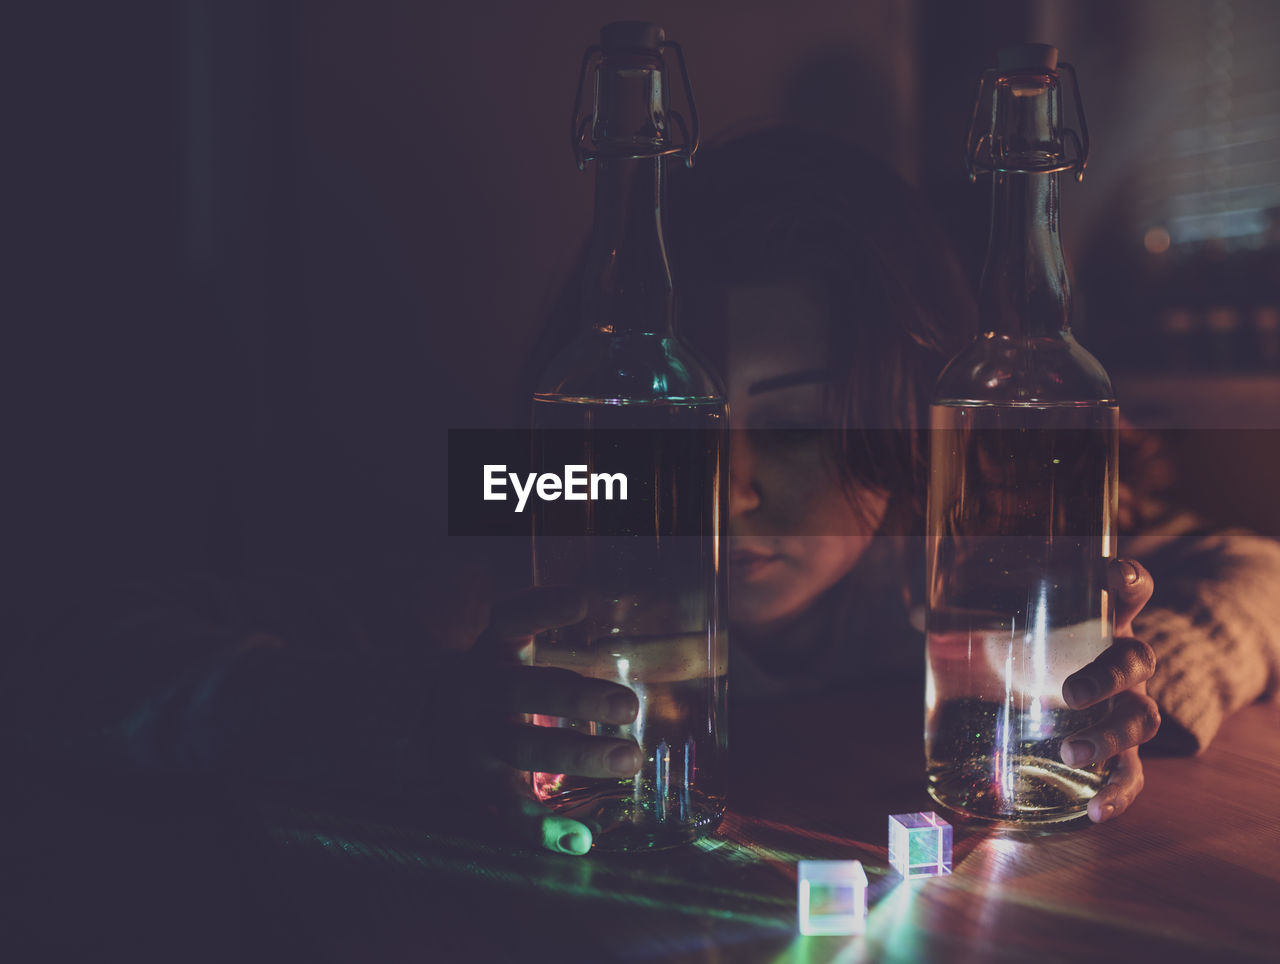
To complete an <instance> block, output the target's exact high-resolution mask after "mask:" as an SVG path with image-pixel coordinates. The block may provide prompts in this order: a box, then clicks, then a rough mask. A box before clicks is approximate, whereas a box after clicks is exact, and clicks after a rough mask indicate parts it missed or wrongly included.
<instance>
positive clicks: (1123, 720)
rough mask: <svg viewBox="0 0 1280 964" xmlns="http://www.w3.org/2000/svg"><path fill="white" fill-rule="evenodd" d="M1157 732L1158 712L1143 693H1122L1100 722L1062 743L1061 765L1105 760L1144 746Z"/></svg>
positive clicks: (1080, 765) (1153, 701) (1154, 703)
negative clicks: (1141, 745) (1140, 745)
mask: <svg viewBox="0 0 1280 964" xmlns="http://www.w3.org/2000/svg"><path fill="white" fill-rule="evenodd" d="M1159 729H1160V710H1159V709H1157V707H1156V701H1155V700H1153V699H1152V698H1151V697H1150V696H1147V695H1146V694H1145V693H1139V692H1135V691H1133V690H1126V691H1125V692H1123V693H1120V694H1119V695H1118V696H1116V701H1115V704H1114V706H1113V707H1112V709H1111V712H1110V713H1108V714H1107V716H1106V718H1105V719H1103V720H1102V722H1100V723H1098V724H1096V725H1094V726H1089V727H1085V728H1084V729H1083V730H1081V731H1080V732H1079V733H1073V734H1071V736H1069V737H1067V738H1066V739H1065V740H1063V741H1062V750H1061V754H1062V762H1064V763H1066V764H1067V765H1068V766H1073V767H1083V766H1087V765H1088V764H1090V763H1098V762H1101V761H1102V760H1109V759H1111V758H1112V757H1113V756H1115V755H1116V754H1117V753H1120V752H1121V751H1122V750H1128V749H1129V748H1131V747H1136V746H1138V745H1139V744H1142V743H1146V742H1147V741H1148V740H1149V739H1151V738H1152V737H1153V736H1155V735H1156V731H1157V730H1159Z"/></svg>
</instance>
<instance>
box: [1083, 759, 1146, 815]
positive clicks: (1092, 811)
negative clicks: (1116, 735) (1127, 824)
mask: <svg viewBox="0 0 1280 964" xmlns="http://www.w3.org/2000/svg"><path fill="white" fill-rule="evenodd" d="M1144 782H1145V780H1144V777H1143V775H1142V758H1141V757H1139V756H1138V748H1137V747H1130V748H1129V749H1127V750H1125V751H1124V752H1123V753H1121V754H1120V756H1119V757H1117V758H1116V762H1115V765H1114V767H1113V768H1112V770H1111V776H1110V777H1109V778H1108V780H1107V783H1106V786H1104V787H1103V788H1102V789H1101V790H1099V791H1098V792H1097V794H1095V795H1094V798H1093V799H1092V800H1090V801H1089V819H1090V820H1092V821H1093V822H1094V823H1105V822H1106V821H1108V820H1111V819H1113V818H1115V817H1118V816H1120V814H1122V813H1124V812H1125V811H1126V810H1128V809H1129V805H1130V804H1131V803H1133V801H1134V798H1136V797H1137V796H1138V794H1139V793H1141V792H1142V786H1143V783H1144Z"/></svg>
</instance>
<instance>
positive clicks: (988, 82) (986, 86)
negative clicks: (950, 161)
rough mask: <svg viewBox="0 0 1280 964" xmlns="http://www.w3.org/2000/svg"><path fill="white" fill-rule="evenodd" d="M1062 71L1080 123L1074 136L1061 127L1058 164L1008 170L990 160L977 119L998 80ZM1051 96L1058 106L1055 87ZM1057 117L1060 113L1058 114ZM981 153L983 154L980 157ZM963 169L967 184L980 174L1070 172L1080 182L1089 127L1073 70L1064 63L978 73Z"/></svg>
mask: <svg viewBox="0 0 1280 964" xmlns="http://www.w3.org/2000/svg"><path fill="white" fill-rule="evenodd" d="M1060 70H1065V71H1067V73H1069V74H1070V75H1071V92H1072V96H1073V98H1074V99H1075V102H1076V117H1077V118H1078V119H1079V121H1080V133H1079V134H1077V133H1076V132H1075V131H1074V130H1072V129H1071V128H1070V127H1067V126H1065V124H1064V125H1063V128H1062V139H1063V142H1064V143H1063V153H1062V154H1061V155H1059V158H1060V160H1055V159H1054V158H1052V157H1051V158H1048V159H1046V161H1045V163H1044V164H1036V165H1024V166H1019V167H1014V166H1010V165H1008V164H1004V163H997V162H996V161H995V160H994V159H993V158H992V156H991V131H990V130H984V131H982V132H980V133H979V131H978V124H979V121H978V116H979V114H980V113H981V112H982V106H983V104H984V103H989V102H990V101H991V98H992V97H994V96H995V82H996V81H997V80H998V79H999V78H1001V77H1008V76H1012V75H1014V74H1048V75H1049V76H1051V77H1056V76H1057V72H1058V71H1060ZM1054 86H1055V89H1054V92H1053V95H1054V96H1055V97H1057V98H1059V104H1061V97H1062V90H1061V87H1059V86H1058V85H1054ZM1059 114H1060V115H1061V111H1059ZM1068 142H1069V144H1070V145H1071V146H1072V147H1073V148H1074V154H1075V156H1074V157H1070V156H1068V152H1067V149H1066V148H1067V146H1068ZM984 150H985V154H984V153H983V152H984ZM964 161H965V168H966V170H968V172H969V182H970V183H973V182H974V181H976V180H977V179H978V175H979V174H980V173H983V174H985V173H997V174H1058V173H1061V172H1063V171H1073V172H1074V173H1075V178H1076V181H1077V182H1080V181H1083V180H1084V169H1085V166H1086V165H1087V164H1088V163H1089V125H1088V122H1086V120H1085V116H1084V101H1082V100H1081V99H1080V83H1079V81H1078V80H1077V79H1076V69H1075V67H1073V66H1072V65H1071V64H1069V63H1067V62H1066V61H1062V62H1059V63H1058V65H1057V68H1056V69H1050V68H1043V69H1041V68H1030V69H1024V70H1009V69H1002V68H999V67H992V68H990V69H988V70H984V71H983V72H982V77H981V79H980V80H979V81H978V93H977V96H976V97H975V98H974V101H973V114H972V115H971V117H970V118H969V135H968V137H967V138H966V140H965V154H964Z"/></svg>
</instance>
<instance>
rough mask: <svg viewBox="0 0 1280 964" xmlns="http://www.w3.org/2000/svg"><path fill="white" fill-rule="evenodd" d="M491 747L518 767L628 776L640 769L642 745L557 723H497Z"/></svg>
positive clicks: (580, 773) (539, 770)
mask: <svg viewBox="0 0 1280 964" xmlns="http://www.w3.org/2000/svg"><path fill="white" fill-rule="evenodd" d="M489 749H490V751H491V752H492V753H493V755H494V756H496V757H497V758H498V759H500V760H502V761H503V762H504V763H507V764H508V765H510V766H513V767H515V768H516V769H517V770H534V771H537V772H540V773H569V774H573V775H575V776H581V777H629V776H632V775H633V774H635V772H636V771H637V770H639V769H640V748H639V747H638V746H637V745H636V744H635V743H634V742H633V741H632V740H616V739H612V738H609V737H602V736H588V735H587V734H585V733H580V732H578V731H576V730H569V729H561V728H559V727H554V726H530V725H528V724H525V723H501V724H498V725H497V726H495V727H494V730H493V732H492V734H491V736H490V747H489Z"/></svg>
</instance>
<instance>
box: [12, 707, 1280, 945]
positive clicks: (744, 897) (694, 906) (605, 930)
mask: <svg viewBox="0 0 1280 964" xmlns="http://www.w3.org/2000/svg"><path fill="white" fill-rule="evenodd" d="M921 706H922V701H921V694H920V693H919V692H918V691H916V690H901V689H882V690H879V691H877V692H874V693H862V694H858V693H853V694H849V695H848V696H846V697H844V698H841V699H828V700H824V701H819V702H814V701H808V702H804V703H795V704H771V705H760V706H734V707H733V710H734V715H733V718H732V721H731V734H732V735H731V747H732V756H733V784H732V787H731V803H730V809H729V813H728V815H727V816H726V819H725V821H724V824H723V826H722V828H721V830H720V831H719V832H718V833H717V834H716V835H715V836H714V837H712V838H711V839H708V840H706V841H703V842H702V843H701V844H699V845H696V846H693V847H689V848H686V849H684V850H680V851H673V852H667V853H658V854H642V855H635V856H596V855H590V856H587V857H585V858H573V857H564V856H556V855H551V854H544V853H538V852H533V851H512V850H511V849H509V848H501V847H498V846H495V845H493V844H489V843H485V842H480V841H476V840H473V839H467V838H464V837H460V836H451V835H448V834H440V833H427V832H425V831H422V830H418V829H413V828H412V826H410V825H408V824H406V823H405V822H403V821H390V820H386V819H382V818H378V819H369V818H368V817H367V816H366V817H361V818H355V817H352V816H345V817H344V816H335V815H334V814H333V813H331V812H310V811H308V810H305V809H300V808H297V807H288V808H282V807H263V806H255V807H253V808H250V809H249V810H247V811H245V810H240V811H237V812H229V811H228V810H227V808H226V806H225V805H224V804H223V803H222V802H220V801H216V800H209V801H207V803H206V804H205V805H203V806H196V807H195V808H194V809H193V808H192V807H190V806H187V807H185V808H182V807H176V806H175V805H173V804H172V803H170V802H168V801H166V799H165V798H164V796H163V795H162V794H158V795H146V794H144V795H143V799H145V800H150V801H151V802H150V803H149V804H147V803H137V802H135V803H131V804H129V805H128V806H127V807H126V806H120V805H113V804H111V803H110V802H109V801H101V800H96V799H95V798H94V797H93V795H92V794H88V795H86V794H84V793H82V792H78V791H76V792H69V791H68V790H66V789H65V788H54V787H51V786H49V785H48V784H47V783H45V782H42V781H40V780H36V779H33V780H28V781H25V782H20V783H19V787H18V789H19V792H18V793H16V794H14V795H13V796H11V797H10V798H9V799H8V801H7V803H6V806H7V810H6V817H7V819H8V821H9V822H8V825H9V826H10V827H11V828H16V830H11V832H10V834H9V835H8V837H7V839H6V840H5V842H4V844H3V851H2V852H0V858H3V860H4V866H5V867H6V871H7V872H10V873H12V872H15V871H16V872H17V873H18V874H19V876H20V886H19V887H18V888H17V889H15V890H13V891H11V893H12V895H13V896H11V897H10V898H9V899H8V901H7V902H6V904H5V908H4V912H5V913H8V914H10V915H15V919H16V920H17V921H18V922H19V923H20V924H21V925H22V926H21V929H22V930H23V931H25V936H26V940H28V941H32V940H34V941H35V942H36V944H37V945H38V946H40V947H42V948H43V949H45V950H48V949H49V948H53V949H54V951H55V952H56V953H55V954H54V955H53V957H54V958H56V959H67V958H69V957H76V956H79V957H81V958H82V959H94V960H123V959H129V960H131V961H137V960H167V961H174V960H182V961H184V964H185V962H192V961H218V962H227V961H245V960H247V961H263V962H268V961H269V962H272V964H280V962H283V961H291V960H307V961H315V962H322V961H335V962H337V961H342V962H347V961H350V962H383V961H392V962H399V961H415V962H421V961H440V962H448V964H453V962H465V961H529V962H540V961H555V962H557V964H564V962H575V961H583V962H607V961H664V962H666V961H676V962H683V961H689V962H693V961H697V962H729V961H732V962H737V961H746V962H754V961H760V962H766V964H775V962H779V964H780V962H797V964H798V962H818V961H863V960H868V961H880V960H883V961H904V962H918V961H976V962H987V961H1003V960H1011V961H1017V960H1034V961H1036V962H1042V961H1052V960H1073V961H1083V960H1089V961H1098V960H1101V961H1110V960H1115V961H1122V960H1125V961H1147V960H1160V961H1162V962H1169V961H1210V962H1218V961H1226V960H1276V959H1277V957H1278V956H1280V707H1277V706H1274V705H1259V706H1253V707H1250V708H1248V709H1247V710H1245V711H1243V712H1241V713H1239V714H1238V715H1237V716H1235V717H1234V718H1232V719H1231V720H1229V721H1228V722H1227V724H1226V726H1225V727H1224V729H1223V731H1222V733H1221V734H1220V735H1219V737H1218V739H1217V741H1216V742H1215V743H1214V744H1213V745H1212V746H1211V747H1210V748H1209V749H1208V750H1207V751H1206V752H1205V753H1204V754H1203V755H1201V756H1199V757H1196V758H1171V757H1163V758H1162V757H1157V756H1149V757H1148V758H1147V760H1146V772H1147V785H1146V790H1145V791H1144V792H1143V793H1142V794H1141V796H1140V797H1139V799H1138V801H1137V802H1136V803H1135V804H1134V806H1133V807H1132V808H1131V809H1130V811H1129V812H1128V813H1126V814H1125V815H1124V816H1123V817H1121V818H1120V819H1119V820H1117V821H1115V822H1114V823H1111V824H1107V825H1102V826H1091V825H1088V824H1087V823H1086V824H1085V825H1083V826H1072V827H1069V828H1067V829H1063V830H1057V831H1053V832H1046V833H1039V834H1035V835H1032V834H1026V833H1008V832H996V831H992V830H989V829H986V828H984V827H982V826H980V825H964V824H961V823H958V822H957V824H956V835H955V871H954V873H953V874H952V875H951V876H950V877H946V878H938V879H927V880H918V881H912V882H910V883H905V882H903V881H901V880H900V879H899V878H897V876H896V875H895V874H894V873H893V872H892V871H890V870H889V869H888V859H887V843H888V840H887V814H889V813H896V812H905V811H915V810H929V809H934V805H933V804H932V803H931V802H930V801H929V799H928V798H927V796H926V795H925V792H924V789H923V753H922V740H921V729H922V719H921V718H922V713H921ZM464 789H465V788H464V787H460V788H459V791H460V792H462V790H464ZM15 807H16V808H17V809H16V810H15V809H14V808H15ZM802 858H817V859H832V858H856V859H859V860H861V861H862V862H863V864H864V865H865V866H866V868H867V871H868V875H869V877H870V881H871V883H870V894H871V911H870V916H869V920H868V931H867V934H866V936H864V937H858V938H848V937H801V936H799V935H798V932H797V929H796V901H795V898H796V870H795V865H796V861H797V860H799V859H802ZM2 922H3V921H2V920H0V923H2ZM10 959H18V958H10ZM21 959H27V958H21ZM30 959H33V960H34V959H42V958H41V957H40V956H39V955H34V956H31V957H30Z"/></svg>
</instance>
